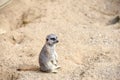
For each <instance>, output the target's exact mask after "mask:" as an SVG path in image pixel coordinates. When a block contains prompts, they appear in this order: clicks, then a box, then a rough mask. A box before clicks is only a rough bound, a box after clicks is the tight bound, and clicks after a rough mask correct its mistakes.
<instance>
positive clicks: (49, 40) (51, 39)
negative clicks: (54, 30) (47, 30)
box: [46, 34, 59, 46]
mask: <svg viewBox="0 0 120 80" xmlns="http://www.w3.org/2000/svg"><path fill="white" fill-rule="evenodd" d="M58 42H59V41H58V39H57V36H56V35H55V34H50V35H48V36H47V37H46V43H47V44H48V45H51V46H52V45H54V44H56V43H58Z"/></svg>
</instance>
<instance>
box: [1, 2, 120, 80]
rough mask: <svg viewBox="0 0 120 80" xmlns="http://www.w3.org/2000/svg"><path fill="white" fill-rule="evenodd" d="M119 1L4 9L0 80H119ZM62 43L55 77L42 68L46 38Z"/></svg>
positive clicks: (22, 5) (18, 5) (15, 5)
mask: <svg viewBox="0 0 120 80" xmlns="http://www.w3.org/2000/svg"><path fill="white" fill-rule="evenodd" d="M116 15H120V1H119V0H13V2H11V3H10V4H9V5H7V6H6V7H4V8H2V9H0V80H120V23H117V24H115V25H106V23H107V22H108V21H109V20H110V19H112V18H114V17H115V16H116ZM50 33H55V34H56V35H58V38H59V40H60V42H59V43H58V44H57V46H56V50H57V53H58V55H59V65H60V66H61V69H59V71H58V73H57V74H52V73H42V72H40V71H21V72H19V71H16V69H17V68H18V67H20V66H21V65H22V66H23V65H28V66H29V65H33V66H38V65H39V64H38V55H39V52H40V50H41V48H42V46H43V45H44V43H45V37H46V35H48V34H50Z"/></svg>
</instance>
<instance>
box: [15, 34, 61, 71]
mask: <svg viewBox="0 0 120 80" xmlns="http://www.w3.org/2000/svg"><path fill="white" fill-rule="evenodd" d="M58 42H59V41H58V38H57V36H56V35H55V34H50V35H48V36H47V37H46V42H45V44H44V46H43V48H42V49H41V52H40V54H39V66H40V68H38V66H36V67H35V66H32V67H31V66H29V67H22V68H18V69H17V70H18V71H38V70H41V71H42V72H48V73H50V72H53V73H57V69H59V68H60V66H58V55H57V53H56V50H55V45H56V43H58Z"/></svg>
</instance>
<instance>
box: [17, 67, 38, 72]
mask: <svg viewBox="0 0 120 80" xmlns="http://www.w3.org/2000/svg"><path fill="white" fill-rule="evenodd" d="M39 70H40V68H39V67H38V66H25V67H20V68H18V69H17V71H39Z"/></svg>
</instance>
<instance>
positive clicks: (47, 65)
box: [39, 34, 60, 73]
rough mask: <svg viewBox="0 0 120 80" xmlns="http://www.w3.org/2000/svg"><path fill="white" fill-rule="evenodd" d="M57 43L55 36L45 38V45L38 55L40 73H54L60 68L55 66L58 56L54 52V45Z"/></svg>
mask: <svg viewBox="0 0 120 80" xmlns="http://www.w3.org/2000/svg"><path fill="white" fill-rule="evenodd" d="M58 42H59V41H58V38H57V36H56V35H55V34H50V35H48V36H47V37H46V43H45V45H44V46H43V48H42V50H41V52H40V55H39V65H40V70H41V71H44V72H55V73H56V72H57V70H56V69H58V68H60V66H58V65H57V63H58V55H57V53H56V51H55V44H56V43H58Z"/></svg>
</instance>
